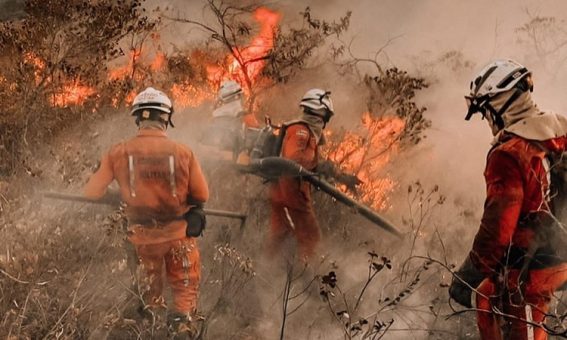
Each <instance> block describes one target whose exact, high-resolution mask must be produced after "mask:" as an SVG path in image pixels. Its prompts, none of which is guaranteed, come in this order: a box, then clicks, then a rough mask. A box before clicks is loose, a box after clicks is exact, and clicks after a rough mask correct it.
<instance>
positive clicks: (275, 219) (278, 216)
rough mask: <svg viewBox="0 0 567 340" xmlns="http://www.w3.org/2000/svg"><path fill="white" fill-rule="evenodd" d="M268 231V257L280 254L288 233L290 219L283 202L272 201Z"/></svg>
mask: <svg viewBox="0 0 567 340" xmlns="http://www.w3.org/2000/svg"><path fill="white" fill-rule="evenodd" d="M271 208H272V211H271V219H270V223H271V224H270V233H269V235H268V242H267V247H268V248H267V252H268V255H269V256H270V257H272V258H273V257H275V256H277V255H278V254H280V252H281V250H282V246H283V244H284V243H285V242H286V239H287V237H288V236H289V234H290V230H291V228H290V221H288V216H287V213H286V209H287V208H286V207H285V206H284V205H283V204H280V203H276V202H272V204H271Z"/></svg>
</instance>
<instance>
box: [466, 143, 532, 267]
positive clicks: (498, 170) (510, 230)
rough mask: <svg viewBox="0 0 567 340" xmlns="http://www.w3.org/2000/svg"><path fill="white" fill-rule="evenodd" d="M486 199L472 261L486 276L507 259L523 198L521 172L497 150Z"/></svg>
mask: <svg viewBox="0 0 567 340" xmlns="http://www.w3.org/2000/svg"><path fill="white" fill-rule="evenodd" d="M485 177H486V184H487V197H486V201H485V204H484V214H483V216H482V221H481V224H480V229H479V231H478V233H477V234H476V237H475V239H474V243H473V248H472V250H471V253H470V258H471V260H472V262H473V264H474V265H475V267H476V268H478V269H479V270H480V271H481V272H482V273H483V274H484V275H485V276H493V275H495V274H497V273H498V272H499V271H500V269H501V267H502V265H503V264H502V263H501V261H502V260H503V259H504V258H505V255H506V253H507V252H508V249H509V246H510V244H511V242H512V236H513V235H514V232H515V231H516V228H517V225H518V218H519V216H520V211H521V209H522V202H523V198H524V190H523V179H522V171H521V169H520V167H519V164H518V163H517V161H516V160H515V159H514V158H513V157H512V156H511V155H509V154H507V153H505V152H502V151H500V150H495V151H493V153H492V154H491V155H490V157H489V159H488V164H487V167H486V176H485Z"/></svg>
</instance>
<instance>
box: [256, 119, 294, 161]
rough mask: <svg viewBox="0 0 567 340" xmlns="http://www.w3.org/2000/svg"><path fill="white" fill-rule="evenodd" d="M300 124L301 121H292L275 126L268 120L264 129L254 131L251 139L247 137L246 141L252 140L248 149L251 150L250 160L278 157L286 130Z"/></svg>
mask: <svg viewBox="0 0 567 340" xmlns="http://www.w3.org/2000/svg"><path fill="white" fill-rule="evenodd" d="M302 122H303V121H301V120H292V121H289V122H285V123H283V124H282V125H279V126H276V125H272V124H271V123H270V121H269V120H268V121H267V124H266V126H265V127H263V128H261V129H255V130H256V131H255V132H254V133H252V134H251V136H252V138H250V137H247V139H248V140H250V139H251V140H252V142H251V143H250V144H251V147H249V150H251V151H250V158H251V159H260V158H266V157H280V156H281V153H282V147H283V141H284V138H285V135H286V132H287V128H288V127H290V126H292V125H295V124H299V123H302ZM249 130H251V129H249Z"/></svg>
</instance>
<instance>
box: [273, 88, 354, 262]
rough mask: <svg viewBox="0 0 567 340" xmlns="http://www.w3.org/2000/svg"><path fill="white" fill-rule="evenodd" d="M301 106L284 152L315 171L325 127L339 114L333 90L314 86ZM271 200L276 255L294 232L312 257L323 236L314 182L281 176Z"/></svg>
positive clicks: (304, 251)
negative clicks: (318, 218) (313, 186)
mask: <svg viewBox="0 0 567 340" xmlns="http://www.w3.org/2000/svg"><path fill="white" fill-rule="evenodd" d="M299 106H300V107H301V108H302V109H303V114H302V116H301V117H300V118H299V119H297V120H294V121H291V122H287V123H285V124H284V126H285V131H282V133H285V135H284V136H283V142H282V146H281V154H280V156H281V157H284V158H287V159H290V160H293V161H295V162H297V163H298V164H300V165H301V166H302V167H304V168H305V169H307V170H310V171H315V170H316V168H317V166H318V164H319V146H320V145H322V144H323V143H324V136H323V129H324V128H325V127H326V125H327V123H329V120H330V119H331V117H333V115H334V114H335V112H334V110H333V102H332V101H331V97H330V92H328V91H324V90H321V89H311V90H309V91H307V92H306V93H305V95H304V96H303V98H302V99H301V102H300V103H299ZM343 179H346V181H347V182H349V183H348V184H349V186H350V187H353V186H354V185H355V184H358V183H359V181H358V179H357V178H356V176H352V175H350V176H348V175H345V176H344V178H343ZM270 201H271V208H272V211H271V231H270V235H269V242H268V244H269V250H270V252H271V253H272V255H273V254H274V253H275V252H278V251H280V249H281V246H282V244H283V243H284V242H285V240H286V238H287V237H288V236H290V235H293V236H294V237H295V240H296V241H297V246H298V250H299V256H300V258H301V259H302V260H303V261H307V260H309V259H310V258H311V257H312V256H313V255H314V254H315V250H316V246H317V244H318V242H319V239H320V228H319V223H318V222H317V219H316V217H315V213H314V210H313V202H312V198H311V185H310V184H309V183H308V182H306V181H302V180H301V179H300V178H292V177H281V178H279V179H278V180H277V181H276V182H275V183H273V184H272V186H271V188H270Z"/></svg>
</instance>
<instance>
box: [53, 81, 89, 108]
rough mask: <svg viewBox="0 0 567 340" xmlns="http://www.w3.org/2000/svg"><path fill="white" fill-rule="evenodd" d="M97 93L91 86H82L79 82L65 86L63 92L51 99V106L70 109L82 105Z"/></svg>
mask: <svg viewBox="0 0 567 340" xmlns="http://www.w3.org/2000/svg"><path fill="white" fill-rule="evenodd" d="M95 93H96V90H95V89H94V88H92V87H90V86H85V85H82V84H81V83H80V82H79V81H78V80H77V81H75V82H73V83H70V84H65V85H63V87H62V88H61V90H60V91H59V92H57V93H55V94H53V97H52V98H51V104H52V105H53V106H58V107H68V106H70V105H82V104H83V103H84V102H85V100H87V98H89V97H90V96H92V95H93V94H95Z"/></svg>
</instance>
